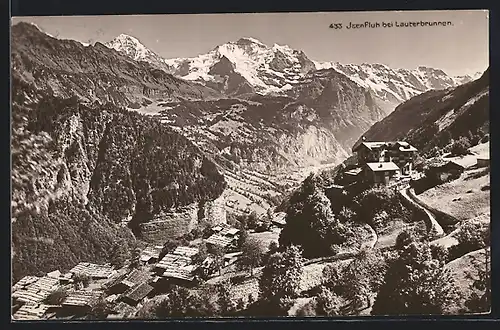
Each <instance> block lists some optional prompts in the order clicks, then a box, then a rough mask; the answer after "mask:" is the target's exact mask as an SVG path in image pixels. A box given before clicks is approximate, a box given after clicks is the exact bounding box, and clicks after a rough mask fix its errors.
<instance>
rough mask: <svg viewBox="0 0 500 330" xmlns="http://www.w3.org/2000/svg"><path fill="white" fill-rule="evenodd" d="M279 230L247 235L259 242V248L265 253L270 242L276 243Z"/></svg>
mask: <svg viewBox="0 0 500 330" xmlns="http://www.w3.org/2000/svg"><path fill="white" fill-rule="evenodd" d="M280 232H281V230H280V229H274V230H273V231H264V232H261V233H249V234H248V236H249V237H252V238H255V239H257V240H259V241H260V243H261V247H262V248H263V249H264V250H265V251H267V250H268V247H269V244H270V243H271V242H276V243H278V239H279V237H280Z"/></svg>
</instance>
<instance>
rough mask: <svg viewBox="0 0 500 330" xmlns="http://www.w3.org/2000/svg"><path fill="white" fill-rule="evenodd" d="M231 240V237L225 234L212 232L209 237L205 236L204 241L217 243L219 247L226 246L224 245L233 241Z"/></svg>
mask: <svg viewBox="0 0 500 330" xmlns="http://www.w3.org/2000/svg"><path fill="white" fill-rule="evenodd" d="M233 241H234V239H233V238H229V237H227V236H222V235H220V234H213V235H212V236H210V237H209V238H207V239H206V240H205V242H206V243H208V244H213V245H217V246H221V247H226V246H228V245H230V244H231V243H233Z"/></svg>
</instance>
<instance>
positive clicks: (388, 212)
mask: <svg viewBox="0 0 500 330" xmlns="http://www.w3.org/2000/svg"><path fill="white" fill-rule="evenodd" d="M350 209H351V212H352V215H351V217H353V218H354V219H356V220H357V221H358V222H361V223H367V224H369V225H370V226H372V227H373V228H374V229H375V230H376V231H377V230H378V229H380V228H383V227H384V226H385V225H386V224H387V223H388V221H390V220H395V219H400V220H403V221H405V222H408V221H410V220H411V219H412V216H413V214H412V213H411V212H410V211H409V210H408V209H407V208H405V207H404V206H403V204H402V203H401V197H400V196H399V195H398V193H397V192H395V191H394V190H392V189H387V188H385V187H381V188H371V189H368V190H366V191H363V192H362V193H361V194H359V195H358V196H356V197H355V198H354V200H353V203H352V206H351V208H350Z"/></svg>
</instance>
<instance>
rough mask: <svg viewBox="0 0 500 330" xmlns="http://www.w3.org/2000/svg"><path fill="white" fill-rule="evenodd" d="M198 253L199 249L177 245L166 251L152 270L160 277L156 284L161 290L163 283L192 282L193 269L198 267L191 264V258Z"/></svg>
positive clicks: (183, 283)
mask: <svg viewBox="0 0 500 330" xmlns="http://www.w3.org/2000/svg"><path fill="white" fill-rule="evenodd" d="M198 253H199V249H197V248H192V247H187V246H179V247H177V248H176V249H175V250H174V251H173V252H171V253H167V254H166V255H165V256H164V257H163V258H162V259H161V260H160V261H159V262H158V263H157V264H156V265H155V267H154V271H155V272H156V274H157V275H158V276H160V279H157V280H156V281H155V282H156V286H157V288H158V289H160V290H161V287H162V285H163V284H168V283H175V284H181V285H185V284H192V282H193V281H194V280H195V271H196V269H197V268H198V266H197V265H195V264H193V258H194V257H195V256H196V255H197V254H198Z"/></svg>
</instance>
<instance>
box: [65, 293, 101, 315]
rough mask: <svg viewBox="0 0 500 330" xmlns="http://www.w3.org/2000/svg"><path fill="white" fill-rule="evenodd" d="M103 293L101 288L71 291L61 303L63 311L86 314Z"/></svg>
mask: <svg viewBox="0 0 500 330" xmlns="http://www.w3.org/2000/svg"><path fill="white" fill-rule="evenodd" d="M102 295H103V292H102V291H100V290H88V289H87V290H85V289H83V290H77V291H72V292H69V294H68V296H67V297H66V298H65V299H64V301H63V302H62V304H61V307H62V311H61V312H62V313H63V314H70V315H78V314H85V313H86V312H88V311H89V310H90V309H91V308H92V307H93V306H94V305H95V304H96V302H97V301H98V300H99V298H100V297H101V296H102Z"/></svg>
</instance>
